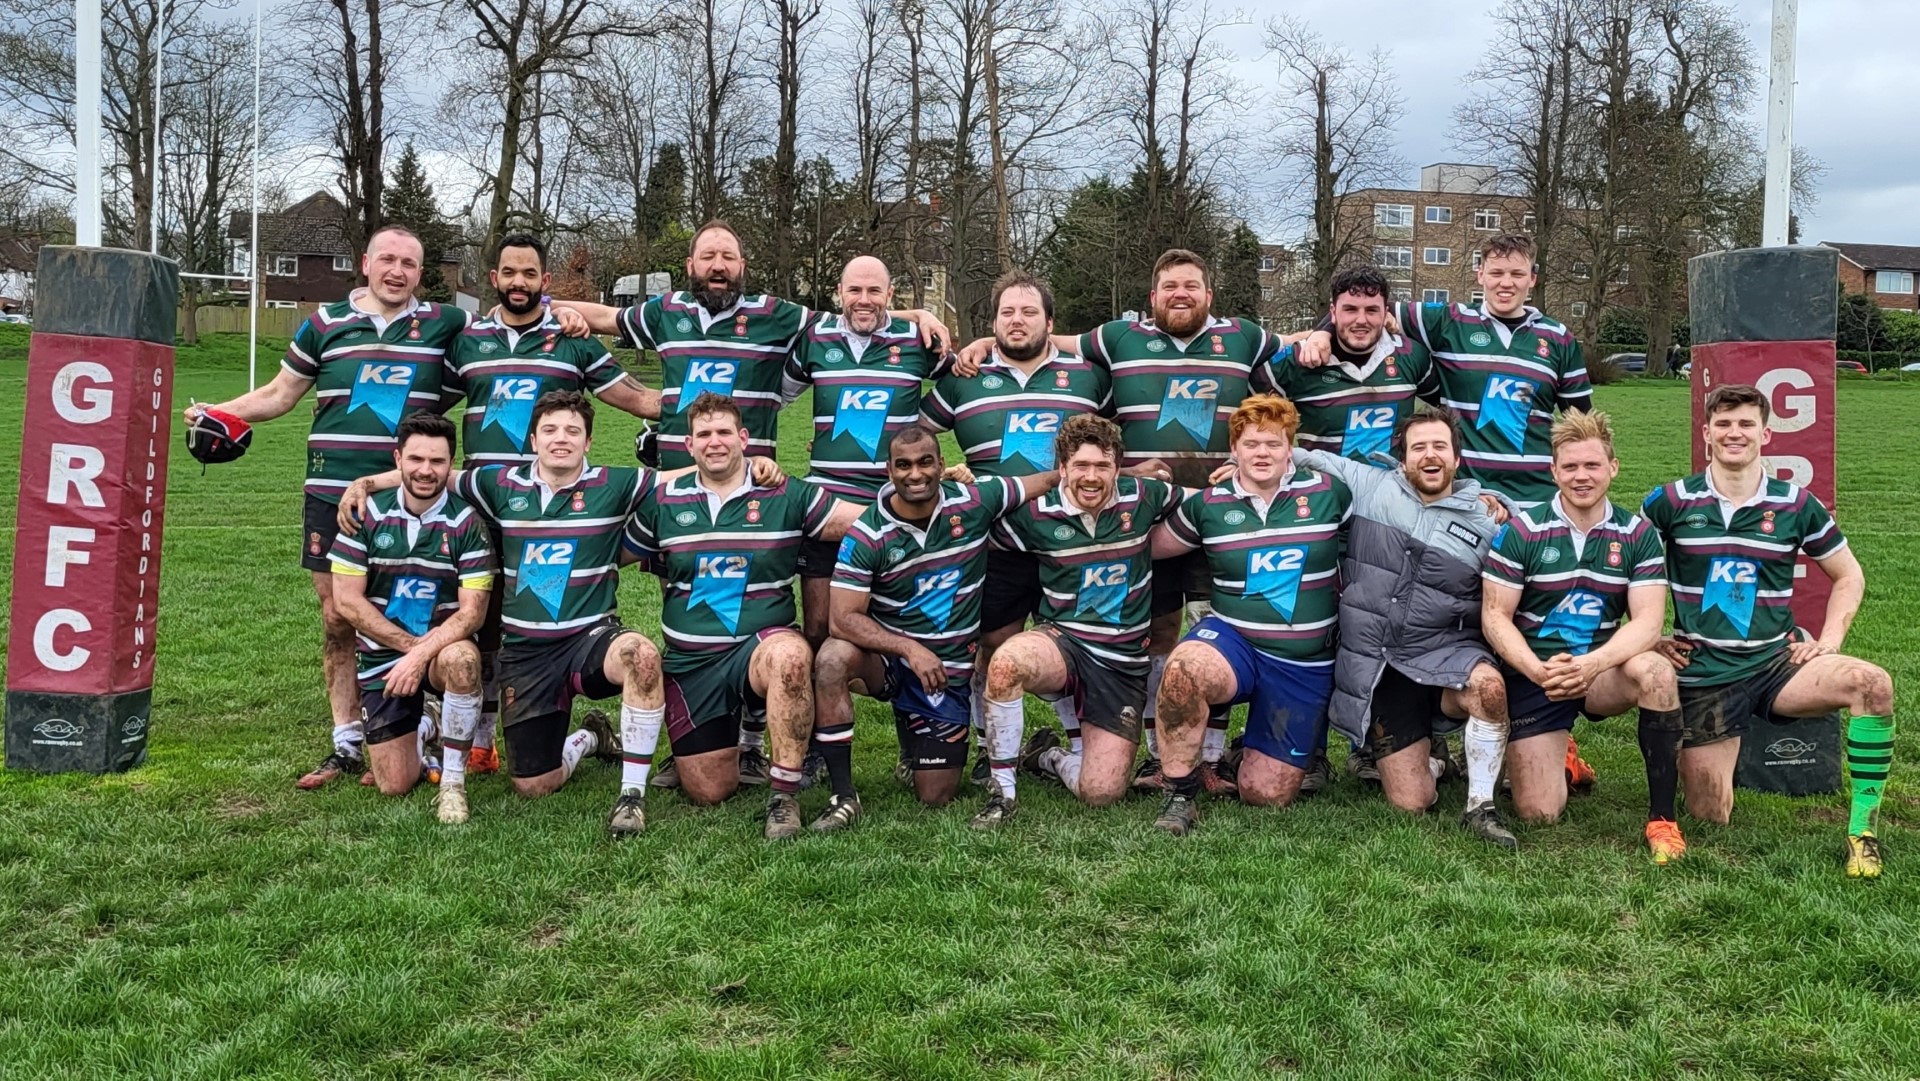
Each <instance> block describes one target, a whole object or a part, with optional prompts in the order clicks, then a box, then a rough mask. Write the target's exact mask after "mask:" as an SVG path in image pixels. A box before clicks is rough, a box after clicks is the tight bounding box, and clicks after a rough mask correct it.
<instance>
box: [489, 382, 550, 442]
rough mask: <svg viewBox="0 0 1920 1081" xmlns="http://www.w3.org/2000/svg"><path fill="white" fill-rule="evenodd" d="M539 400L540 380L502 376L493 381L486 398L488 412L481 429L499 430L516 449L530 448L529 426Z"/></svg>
mask: <svg viewBox="0 0 1920 1081" xmlns="http://www.w3.org/2000/svg"><path fill="white" fill-rule="evenodd" d="M538 397H540V380H538V379H535V378H533V377H532V376H528V375H508V376H502V377H501V378H499V379H495V380H494V381H493V390H492V392H491V393H489V394H488V395H487V413H486V416H485V417H483V418H482V419H481V421H480V430H481V431H485V430H486V429H488V428H495V427H497V428H499V429H500V430H501V431H503V432H505V433H507V438H508V439H511V440H513V445H514V448H515V449H517V450H525V449H526V447H527V424H528V423H529V422H531V421H532V419H533V403H534V399H536V398H538Z"/></svg>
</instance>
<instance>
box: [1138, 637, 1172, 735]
mask: <svg viewBox="0 0 1920 1081" xmlns="http://www.w3.org/2000/svg"><path fill="white" fill-rule="evenodd" d="M1166 674H1167V654H1165V653H1150V654H1148V655H1147V708H1146V711H1145V712H1144V713H1143V714H1141V715H1142V716H1144V717H1146V718H1147V719H1148V720H1152V719H1154V718H1155V717H1158V716H1159V715H1160V711H1159V710H1158V709H1157V708H1155V707H1156V705H1157V704H1158V703H1159V701H1160V680H1161V678H1162V677H1163V676H1165V675H1166Z"/></svg>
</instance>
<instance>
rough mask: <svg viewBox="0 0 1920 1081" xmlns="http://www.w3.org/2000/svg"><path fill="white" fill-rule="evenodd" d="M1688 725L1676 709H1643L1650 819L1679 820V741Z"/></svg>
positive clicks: (1643, 751) (1643, 754)
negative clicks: (1676, 797)
mask: <svg viewBox="0 0 1920 1081" xmlns="http://www.w3.org/2000/svg"><path fill="white" fill-rule="evenodd" d="M1686 736H1687V725H1686V722H1685V721H1684V720H1683V719H1682V717H1681V713H1680V711H1679V710H1677V709H1646V708H1644V707H1642V708H1641V710H1640V757H1641V758H1643V759H1645V760H1646V763H1647V821H1649V822H1677V821H1679V811H1678V809H1677V807H1676V806H1675V803H1674V798H1675V796H1676V795H1677V794H1678V793H1679V791H1680V744H1681V743H1682V742H1683V741H1684V740H1685V739H1686Z"/></svg>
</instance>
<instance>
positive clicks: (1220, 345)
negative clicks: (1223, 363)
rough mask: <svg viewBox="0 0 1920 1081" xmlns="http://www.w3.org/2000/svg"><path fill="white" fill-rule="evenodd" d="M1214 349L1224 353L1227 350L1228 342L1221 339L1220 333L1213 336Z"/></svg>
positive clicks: (1216, 351)
mask: <svg viewBox="0 0 1920 1081" xmlns="http://www.w3.org/2000/svg"><path fill="white" fill-rule="evenodd" d="M1213 351H1214V352H1215V353H1224V352H1226V351H1227V343H1226V342H1223V341H1221V340H1220V335H1218V334H1215V335H1214V336H1213Z"/></svg>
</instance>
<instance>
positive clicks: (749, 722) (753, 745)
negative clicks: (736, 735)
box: [740, 709, 767, 753]
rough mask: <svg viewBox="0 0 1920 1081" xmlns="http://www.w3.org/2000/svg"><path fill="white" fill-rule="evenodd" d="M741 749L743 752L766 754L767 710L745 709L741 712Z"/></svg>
mask: <svg viewBox="0 0 1920 1081" xmlns="http://www.w3.org/2000/svg"><path fill="white" fill-rule="evenodd" d="M740 747H741V749H743V750H748V749H751V750H755V751H760V752H762V753H765V752H766V749H767V712H766V710H751V709H743V710H741V711H740Z"/></svg>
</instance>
